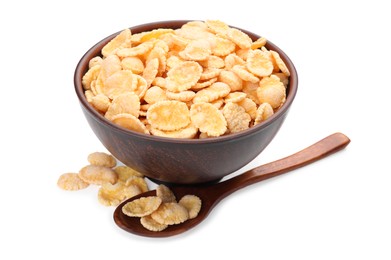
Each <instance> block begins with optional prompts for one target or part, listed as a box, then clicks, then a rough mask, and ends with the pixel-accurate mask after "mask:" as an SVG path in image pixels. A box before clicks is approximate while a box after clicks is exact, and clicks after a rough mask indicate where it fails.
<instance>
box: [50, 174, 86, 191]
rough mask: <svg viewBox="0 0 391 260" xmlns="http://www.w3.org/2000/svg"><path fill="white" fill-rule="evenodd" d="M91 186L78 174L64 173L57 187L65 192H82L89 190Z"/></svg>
mask: <svg viewBox="0 0 391 260" xmlns="http://www.w3.org/2000/svg"><path fill="white" fill-rule="evenodd" d="M89 185H90V184H89V183H87V182H85V181H83V180H82V179H81V178H80V177H79V174H77V173H64V174H62V175H61V176H60V177H59V178H58V181H57V186H58V187H60V188H61V189H63V190H81V189H85V188H87V187H88V186H89Z"/></svg>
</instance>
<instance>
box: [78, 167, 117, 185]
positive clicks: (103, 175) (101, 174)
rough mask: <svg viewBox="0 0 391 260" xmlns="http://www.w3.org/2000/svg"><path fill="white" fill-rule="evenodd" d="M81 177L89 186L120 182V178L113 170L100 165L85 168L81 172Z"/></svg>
mask: <svg viewBox="0 0 391 260" xmlns="http://www.w3.org/2000/svg"><path fill="white" fill-rule="evenodd" d="M79 177H80V178H81V179H82V180H83V181H85V182H87V183H89V184H97V185H102V184H103V183H106V182H109V183H111V184H114V183H116V182H117V180H118V176H117V174H116V173H115V172H114V171H113V169H111V168H109V167H104V166H98V165H87V166H85V167H83V168H82V169H81V170H80V171H79Z"/></svg>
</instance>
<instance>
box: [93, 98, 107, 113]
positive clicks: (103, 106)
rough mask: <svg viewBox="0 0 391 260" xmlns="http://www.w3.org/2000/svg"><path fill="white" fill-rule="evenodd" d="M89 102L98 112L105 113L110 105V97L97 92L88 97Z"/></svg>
mask: <svg viewBox="0 0 391 260" xmlns="http://www.w3.org/2000/svg"><path fill="white" fill-rule="evenodd" d="M89 102H90V104H91V105H92V106H93V107H94V108H95V109H96V110H98V111H99V112H102V113H106V111H107V110H108V109H109V107H110V104H111V102H110V99H109V98H108V97H107V96H106V95H104V94H97V95H95V96H92V97H91V98H90V101H89Z"/></svg>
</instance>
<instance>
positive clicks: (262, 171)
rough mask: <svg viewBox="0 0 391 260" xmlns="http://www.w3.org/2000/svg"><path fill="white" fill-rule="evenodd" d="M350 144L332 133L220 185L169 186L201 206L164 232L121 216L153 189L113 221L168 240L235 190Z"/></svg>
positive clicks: (135, 231)
mask: <svg viewBox="0 0 391 260" xmlns="http://www.w3.org/2000/svg"><path fill="white" fill-rule="evenodd" d="M349 142H350V139H349V138H348V137H347V136H345V135H344V134H342V133H335V134H332V135H330V136H328V137H326V138H324V139H322V140H320V141H319V142H317V143H315V144H313V145H311V146H309V147H307V148H305V149H304V150H302V151H300V152H297V153H295V154H293V155H290V156H288V157H285V158H283V159H280V160H277V161H274V162H271V163H268V164H265V165H262V166H259V167H256V168H254V169H252V170H249V171H247V172H245V173H243V174H241V175H238V176H236V177H233V178H231V179H228V180H226V181H223V182H220V183H215V184H209V185H198V186H197V185H195V186H189V185H188V186H185V185H184V186H172V187H170V189H171V190H172V191H173V192H174V194H175V196H176V197H177V200H179V199H180V198H181V197H182V196H184V195H187V194H193V195H196V196H198V197H199V198H200V199H201V201H202V207H201V211H200V212H199V214H198V216H197V217H196V218H194V219H191V220H187V221H185V222H184V223H181V224H178V225H172V226H168V228H166V229H165V230H163V231H160V232H153V231H149V230H147V229H145V228H144V227H143V226H142V225H141V223H140V218H137V217H128V216H126V215H125V214H123V213H122V207H123V206H124V205H125V204H126V203H127V202H129V201H132V200H134V199H137V198H140V197H145V196H155V195H156V190H152V191H148V192H145V193H142V194H139V195H137V196H135V197H132V198H130V199H128V200H126V201H124V202H122V203H121V204H120V205H119V206H118V207H117V208H116V209H115V211H114V221H115V223H116V224H117V225H118V226H119V227H120V228H122V229H124V230H126V231H128V232H130V233H133V234H137V235H140V236H147V237H169V236H173V235H178V234H180V233H183V232H185V231H187V230H189V229H191V228H193V227H194V226H196V225H198V224H199V223H201V222H202V221H203V220H204V219H205V218H206V217H207V216H208V215H209V213H210V212H211V211H212V209H213V208H214V207H215V206H216V205H217V204H218V203H219V202H220V201H221V200H222V199H224V198H225V197H227V196H228V195H230V194H231V193H233V192H234V191H237V190H239V189H241V188H244V187H246V186H248V185H251V184H254V183H257V182H260V181H263V180H266V179H269V178H271V177H275V176H278V175H280V174H283V173H286V172H288V171H291V170H294V169H297V168H299V167H302V166H305V165H307V164H309V163H312V162H314V161H316V160H319V159H322V158H324V157H326V156H328V155H330V154H332V153H334V152H337V151H339V150H341V149H343V148H344V147H346V146H347V145H348V144H349Z"/></svg>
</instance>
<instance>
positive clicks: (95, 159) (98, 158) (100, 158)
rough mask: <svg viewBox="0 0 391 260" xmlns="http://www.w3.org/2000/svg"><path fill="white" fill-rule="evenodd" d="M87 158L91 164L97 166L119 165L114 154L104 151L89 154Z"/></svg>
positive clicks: (110, 166)
mask: <svg viewBox="0 0 391 260" xmlns="http://www.w3.org/2000/svg"><path fill="white" fill-rule="evenodd" d="M87 160H88V162H89V163H90V164H92V165H97V166H104V167H109V168H112V167H115V166H116V165H117V160H116V159H115V158H114V156H112V155H110V154H107V153H102V152H94V153H91V154H89V155H88V157H87Z"/></svg>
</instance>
